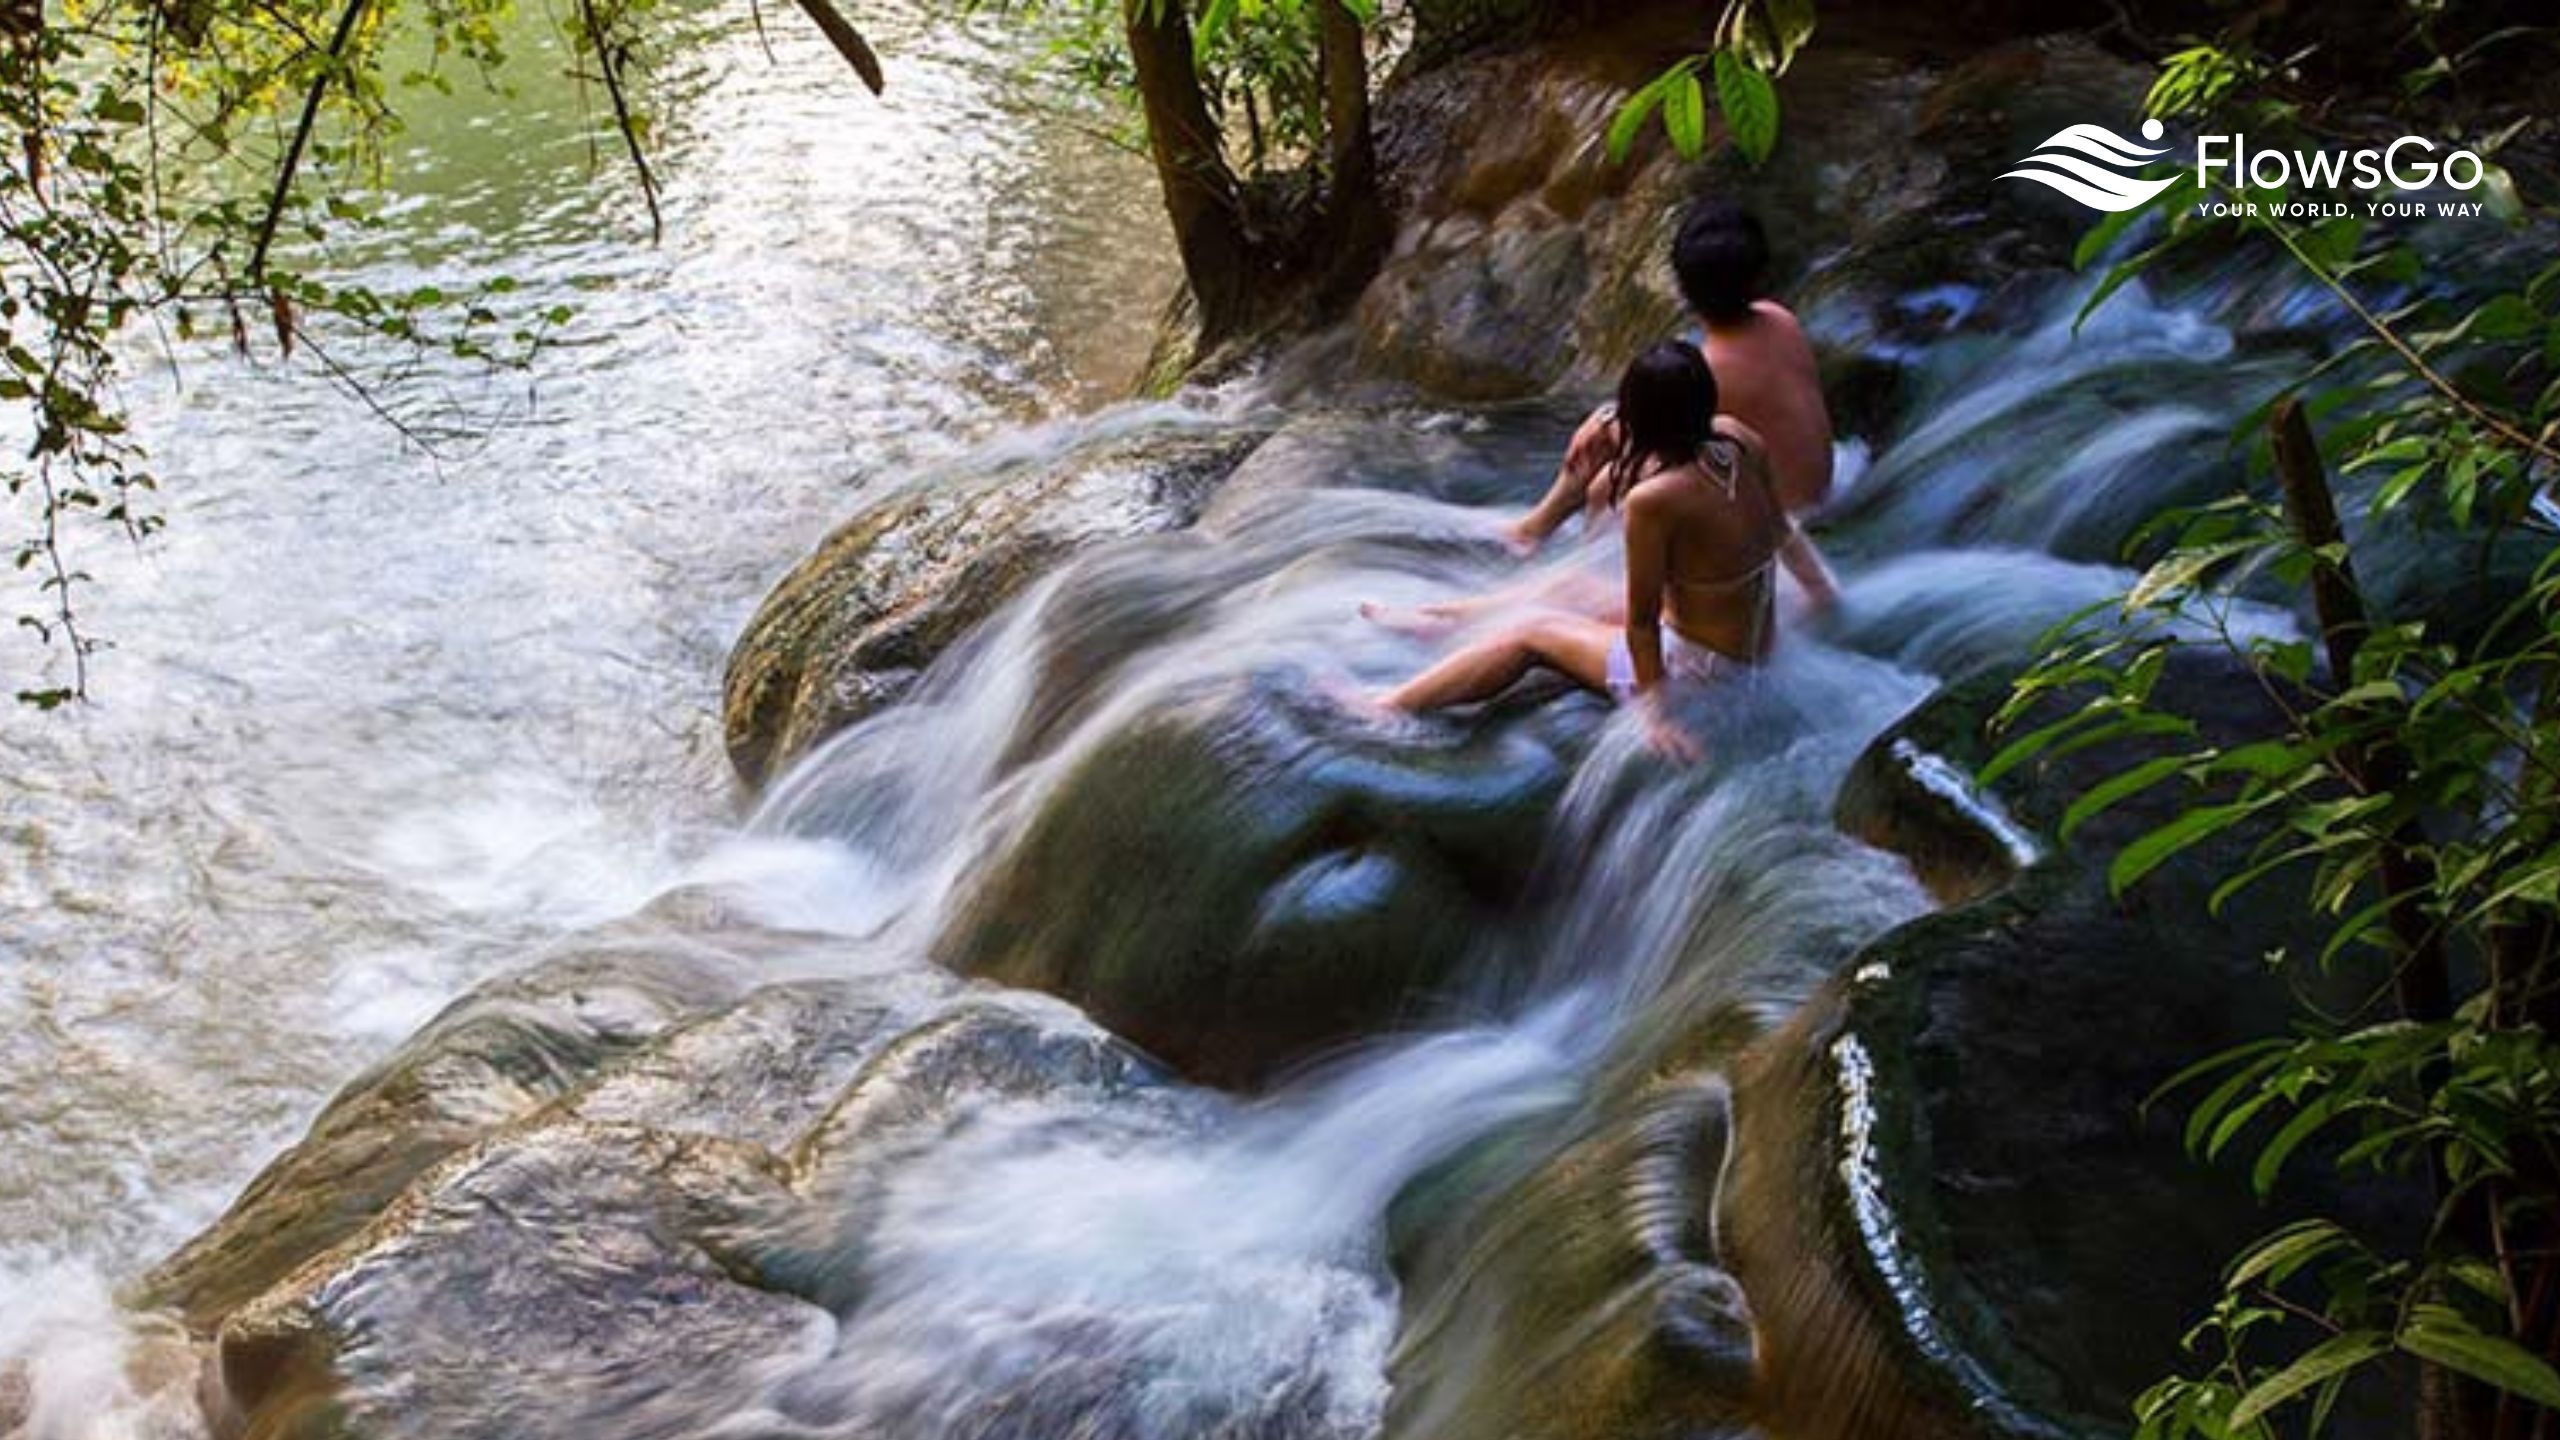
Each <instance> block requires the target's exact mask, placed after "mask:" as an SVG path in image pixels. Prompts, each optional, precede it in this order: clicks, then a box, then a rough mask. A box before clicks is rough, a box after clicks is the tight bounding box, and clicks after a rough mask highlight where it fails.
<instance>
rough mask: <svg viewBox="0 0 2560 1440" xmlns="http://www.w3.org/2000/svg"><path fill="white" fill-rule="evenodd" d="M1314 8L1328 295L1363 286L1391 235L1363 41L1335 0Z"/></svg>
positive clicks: (1356, 23)
mask: <svg viewBox="0 0 2560 1440" xmlns="http://www.w3.org/2000/svg"><path fill="white" fill-rule="evenodd" d="M1316 11H1317V16H1318V19H1319V23H1320V29H1319V30H1318V34H1317V39H1318V49H1319V50H1320V52H1321V54H1322V58H1323V68H1324V124H1325V146H1326V156H1325V159H1326V167H1325V168H1326V179H1327V184H1326V189H1325V214H1324V228H1325V230H1326V232H1327V235H1326V238H1327V240H1328V242H1329V245H1328V248H1329V249H1330V250H1331V251H1332V259H1331V262H1330V264H1331V273H1330V274H1329V275H1328V276H1327V285H1326V288H1327V289H1329V290H1333V289H1341V288H1346V287H1353V286H1358V285H1361V284H1365V283H1367V281H1368V279H1369V276H1370V274H1371V273H1372V272H1373V271H1374V270H1375V269H1376V266H1377V262H1378V257H1379V256H1381V255H1383V254H1384V253H1385V252H1386V248H1387V242H1388V240H1389V239H1390V238H1391V236H1390V234H1389V231H1388V223H1387V207H1386V201H1385V199H1384V197H1383V196H1381V195H1380V194H1379V191H1378V145H1377V138H1376V136H1375V135H1374V134H1373V133H1372V131H1371V129H1370V125H1369V47H1368V37H1367V36H1366V35H1364V34H1363V33H1362V32H1361V29H1360V19H1359V17H1358V16H1356V15H1353V14H1352V13H1351V11H1350V10H1349V9H1347V8H1346V7H1345V6H1344V5H1343V3H1342V0H1317V4H1316Z"/></svg>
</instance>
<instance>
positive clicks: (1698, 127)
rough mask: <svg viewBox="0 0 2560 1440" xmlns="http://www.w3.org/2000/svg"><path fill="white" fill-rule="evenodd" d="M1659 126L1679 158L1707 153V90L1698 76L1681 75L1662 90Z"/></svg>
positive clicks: (1685, 158) (1689, 158) (1691, 158)
mask: <svg viewBox="0 0 2560 1440" xmlns="http://www.w3.org/2000/svg"><path fill="white" fill-rule="evenodd" d="M1662 128H1663V130H1664V132H1665V133H1667V134H1669V135H1670V137H1671V148H1672V149H1674V150H1677V151H1679V152H1680V158H1681V159H1683V160H1695V159H1697V158H1698V157H1699V156H1700V155H1703V154H1705V153H1706V150H1707V91H1706V87H1705V86H1703V85H1701V84H1699V83H1698V77H1697V76H1695V75H1683V76H1681V77H1680V78H1679V79H1678V80H1677V81H1674V82H1673V83H1672V85H1671V88H1670V89H1669V90H1667V91H1665V92H1664V94H1663V97H1662Z"/></svg>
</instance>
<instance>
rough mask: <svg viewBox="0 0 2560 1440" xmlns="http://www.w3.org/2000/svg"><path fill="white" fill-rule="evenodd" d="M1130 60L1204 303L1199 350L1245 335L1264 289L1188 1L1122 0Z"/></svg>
mask: <svg viewBox="0 0 2560 1440" xmlns="http://www.w3.org/2000/svg"><path fill="white" fill-rule="evenodd" d="M1121 15H1122V18H1123V20H1124V21H1125V22H1126V24H1127V27H1128V32H1129V59H1130V61H1131V63H1132V65H1133V66H1134V67H1135V68H1136V70H1137V77H1138V95H1139V99H1140V102H1141V104H1142V106H1143V108H1144V111H1145V115H1146V121H1147V148H1148V150H1149V152H1150V153H1151V154H1152V155H1153V156H1154V158H1155V162H1156V179H1157V182H1158V183H1159V184H1161V185H1162V186H1163V187H1164V207H1165V213H1166V215H1167V217H1168V218H1169V219H1171V220H1172V222H1173V241H1174V245H1175V248H1177V249H1178V250H1180V251H1181V253H1182V271H1183V274H1184V275H1185V276H1187V277H1188V278H1189V279H1190V281H1191V293H1192V296H1193V298H1194V299H1196V300H1197V301H1198V302H1199V305H1200V334H1201V343H1202V345H1203V346H1204V347H1205V346H1209V345H1214V344H1216V343H1217V342H1218V341H1220V340H1223V339H1226V338H1227V337H1229V336H1232V335H1234V334H1236V333H1237V332H1239V331H1241V330H1243V329H1245V328H1246V327H1247V326H1248V325H1249V324H1250V323H1251V321H1252V320H1253V318H1254V312H1255V304H1254V297H1255V295H1256V293H1257V291H1258V290H1259V289H1260V288H1261V287H1260V286H1259V285H1258V284H1257V281H1258V280H1259V279H1260V278H1261V277H1260V276H1259V274H1258V271H1259V270H1260V268H1261V267H1260V266H1259V264H1258V263H1257V261H1258V258H1259V257H1257V255H1256V254H1255V247H1254V244H1253V240H1252V237H1251V235H1250V234H1248V233H1247V231H1246V229H1245V224H1244V200H1243V189H1242V187H1241V186H1239V185H1238V184H1237V183H1236V177H1235V173H1234V172H1233V171H1231V170H1229V169H1228V168H1227V160H1226V155H1225V153H1224V151H1223V150H1222V149H1221V148H1220V146H1219V143H1218V127H1217V123H1216V122H1215V121H1213V120H1211V119H1210V118H1209V102H1208V98H1207V97H1206V96H1204V95H1203V94H1202V93H1201V91H1200V76H1199V72H1198V71H1196V70H1195V69H1193V68H1192V57H1191V17H1190V16H1189V15H1188V14H1187V13H1186V12H1185V11H1184V9H1183V0H1121Z"/></svg>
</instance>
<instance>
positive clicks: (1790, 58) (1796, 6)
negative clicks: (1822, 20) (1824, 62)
mask: <svg viewBox="0 0 2560 1440" xmlns="http://www.w3.org/2000/svg"><path fill="white" fill-rule="evenodd" d="M1768 11H1769V28H1770V29H1771V30H1772V31H1774V32H1776V35H1777V41H1778V73H1779V74H1781V75H1784V74H1785V73H1787V66H1788V65H1790V64H1792V63H1794V61H1795V58H1796V52H1797V51H1799V50H1802V49H1803V48H1804V46H1805V42H1806V41H1808V40H1811V39H1812V38H1813V27H1814V13H1813V0H1768Z"/></svg>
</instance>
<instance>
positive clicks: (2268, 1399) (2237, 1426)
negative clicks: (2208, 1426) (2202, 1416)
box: [2227, 1330, 2391, 1435]
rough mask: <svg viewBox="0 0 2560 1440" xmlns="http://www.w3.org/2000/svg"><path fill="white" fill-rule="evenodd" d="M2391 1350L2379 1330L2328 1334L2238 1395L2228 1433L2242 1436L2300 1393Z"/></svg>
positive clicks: (2389, 1340)
mask: <svg viewBox="0 0 2560 1440" xmlns="http://www.w3.org/2000/svg"><path fill="white" fill-rule="evenodd" d="M2386 1350H2391V1338H2388V1335H2383V1332H2381V1330H2348V1332H2345V1335H2332V1338H2330V1340H2322V1343H2319V1345H2312V1348H2309V1350H2304V1353H2301V1358H2296V1361H2294V1363H2291V1366H2286V1368H2281V1371H2276V1373H2273V1376H2268V1379H2263V1381H2258V1384H2255V1386H2253V1389H2250V1391H2248V1394H2243V1396H2240V1404H2235V1407H2232V1414H2230V1422H2227V1425H2230V1432H2232V1435H2245V1432H2248V1427H2250V1425H2258V1417H2263V1414H2266V1412H2271V1409H2276V1407H2278V1404H2284V1402H2289V1399H2294V1396H2299V1394H2301V1391H2307V1389H2312V1386H2317V1384H2322V1381H2327V1379H2330V1376H2340V1373H2348V1371H2353V1368H2355V1366H2363V1363H2371V1361H2373V1358H2376V1355H2383V1353H2386Z"/></svg>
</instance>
